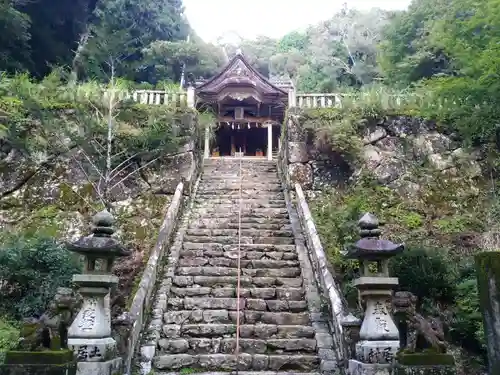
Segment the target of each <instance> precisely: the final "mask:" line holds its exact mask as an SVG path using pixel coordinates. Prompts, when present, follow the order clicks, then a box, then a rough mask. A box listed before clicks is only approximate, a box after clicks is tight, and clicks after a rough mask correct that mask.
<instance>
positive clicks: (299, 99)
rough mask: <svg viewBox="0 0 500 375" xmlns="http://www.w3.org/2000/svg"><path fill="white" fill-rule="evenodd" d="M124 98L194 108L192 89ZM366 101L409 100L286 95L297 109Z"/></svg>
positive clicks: (400, 99) (140, 93)
mask: <svg viewBox="0 0 500 375" xmlns="http://www.w3.org/2000/svg"><path fill="white" fill-rule="evenodd" d="M125 96H127V97H129V98H131V99H132V100H134V101H135V102H137V103H141V104H149V105H171V106H176V107H186V106H187V107H191V108H194V106H195V92H194V89H193V88H191V87H190V88H188V90H187V91H185V92H167V91H163V90H135V91H133V92H132V93H126V94H125ZM365 96H366V98H367V99H368V100H372V101H373V100H375V101H377V102H379V101H382V102H385V101H387V102H388V103H387V104H389V102H390V103H391V104H392V105H401V104H402V103H404V102H405V101H407V100H409V99H411V97H409V96H408V95H382V94H381V95H380V97H378V96H377V95H372V94H370V93H361V94H352V93H347V94H340V93H315V94H310V93H297V92H294V91H290V92H289V95H288V103H289V107H299V108H341V107H343V106H346V105H347V106H349V103H350V102H353V101H354V102H355V101H357V100H361V99H362V98H363V97H365Z"/></svg>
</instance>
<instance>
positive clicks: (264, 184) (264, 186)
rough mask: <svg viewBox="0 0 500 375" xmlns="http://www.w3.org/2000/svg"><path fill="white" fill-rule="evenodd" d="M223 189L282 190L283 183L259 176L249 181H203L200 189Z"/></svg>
mask: <svg viewBox="0 0 500 375" xmlns="http://www.w3.org/2000/svg"><path fill="white" fill-rule="evenodd" d="M207 188H208V189H210V188H213V189H218V190H220V189H223V190H239V189H240V188H241V189H243V190H267V191H273V190H277V191H280V190H281V184H280V183H279V182H275V183H272V182H270V181H265V180H262V179H261V178H259V179H258V180H253V181H248V180H246V181H245V180H242V181H228V180H225V181H220V182H219V181H214V180H210V181H207V180H205V181H202V182H201V184H200V186H199V189H207Z"/></svg>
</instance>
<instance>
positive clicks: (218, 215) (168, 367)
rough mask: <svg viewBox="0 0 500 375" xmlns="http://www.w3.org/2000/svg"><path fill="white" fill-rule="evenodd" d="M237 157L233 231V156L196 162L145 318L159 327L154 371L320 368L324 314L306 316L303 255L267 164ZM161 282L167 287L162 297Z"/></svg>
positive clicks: (326, 344) (325, 342)
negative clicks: (184, 214) (185, 214)
mask: <svg viewBox="0 0 500 375" xmlns="http://www.w3.org/2000/svg"><path fill="white" fill-rule="evenodd" d="M241 165H242V181H243V182H242V198H243V199H242V209H241V234H240V236H241V237H239V236H238V227H239V221H238V218H239V202H240V201H239V194H240V182H239V181H240V175H239V170H240V161H239V160H238V159H220V160H206V161H205V167H204V172H203V175H202V179H201V181H200V184H199V186H198V188H197V192H196V196H195V198H194V202H193V205H192V207H191V209H190V212H189V218H185V219H184V221H183V224H181V228H180V229H179V233H178V235H177V238H176V240H175V241H174V247H175V246H176V243H177V245H178V249H177V255H178V256H177V257H176V256H175V253H176V251H175V250H171V253H174V255H172V254H171V256H170V258H169V264H168V266H167V274H166V275H165V280H164V283H163V284H162V285H163V289H162V288H160V291H159V293H158V295H157V297H156V298H157V301H158V302H157V304H156V306H155V307H154V309H155V310H154V311H153V320H154V319H155V318H157V319H156V321H157V325H156V326H157V327H156V329H157V330H159V332H158V333H157V340H156V351H155V354H154V358H152V369H153V370H154V374H164V373H172V372H176V371H177V372H180V373H181V374H182V373H189V372H190V371H192V372H202V371H207V372H213V371H220V372H232V371H235V370H238V371H240V372H251V371H258V372H263V371H264V372H266V373H269V372H280V373H282V372H287V373H309V374H311V373H316V372H320V367H321V369H323V366H320V364H321V360H320V357H322V358H323V359H324V357H325V353H326V352H324V351H325V350H329V352H328V353H326V354H327V356H331V353H333V351H331V345H332V344H331V336H329V333H328V329H327V328H325V327H326V325H325V323H315V322H312V321H311V315H313V314H312V313H311V310H310V306H308V305H309V304H308V300H310V297H311V296H310V293H317V291H316V290H315V286H311V282H310V280H309V282H308V284H307V283H305V281H304V280H305V279H304V277H303V271H302V270H303V267H304V264H303V262H304V260H303V259H302V260H301V259H300V256H299V254H298V252H297V246H296V239H295V237H294V233H293V231H292V225H291V222H290V218H289V213H288V210H287V206H286V203H285V199H284V194H283V192H282V188H281V184H280V182H279V179H278V175H277V170H276V164H275V162H270V161H267V160H242V161H241ZM239 241H240V243H241V246H240V249H241V258H240V266H241V276H240V298H241V299H240V317H239V322H240V339H239V346H240V350H239V356H238V366H237V361H236V356H235V348H236V335H235V332H236V321H237V294H236V293H237V287H236V286H237V275H238V242H239ZM307 262H308V260H307ZM308 267H309V268H310V265H309V266H308ZM168 270H170V271H168ZM169 272H170V275H169V274H168V273H169ZM309 278H311V276H309ZM306 284H307V285H306ZM165 288H168V292H165V290H167V289H165ZM162 291H163V293H168V295H166V296H165V295H163V296H162ZM306 292H307V293H306ZM315 296H316V298H317V295H315ZM161 304H163V308H160V310H161V311H159V310H158V308H159V306H160V305H161ZM160 313H161V314H160ZM160 322H161V324H159V323H160ZM160 326H161V327H160ZM150 327H151V325H150ZM150 336H151V335H150ZM320 341H321V342H320ZM325 348H326V349H325ZM321 351H323V353H321Z"/></svg>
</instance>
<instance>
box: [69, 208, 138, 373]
mask: <svg viewBox="0 0 500 375" xmlns="http://www.w3.org/2000/svg"><path fill="white" fill-rule="evenodd" d="M92 224H93V226H92V234H91V235H90V236H86V237H82V238H80V239H79V240H77V241H76V242H74V243H71V244H67V247H68V250H70V251H73V252H76V253H78V254H81V255H83V258H84V268H83V274H80V275H74V276H73V283H74V284H75V285H76V286H77V287H78V291H79V293H80V294H81V295H82V297H83V302H82V306H81V308H80V311H79V312H78V314H77V316H76V318H75V319H74V321H73V323H72V324H71V326H70V328H69V329H68V347H69V348H70V349H71V350H73V351H74V353H75V355H76V358H77V362H78V370H77V374H78V375H87V374H88V375H90V374H92V375H110V374H113V375H114V374H118V372H119V370H120V365H121V359H120V358H117V353H116V342H115V340H114V339H113V338H112V337H111V316H110V309H109V301H108V302H107V301H106V296H107V295H108V294H109V293H110V290H111V287H112V286H114V285H116V284H118V277H116V276H114V275H112V274H111V269H112V267H113V262H114V260H115V258H116V257H119V256H126V255H129V252H128V251H127V250H125V249H124V248H123V246H122V245H121V244H120V243H119V242H118V241H117V240H116V239H115V238H113V237H111V236H112V234H113V233H114V229H113V224H114V218H113V216H112V215H111V214H110V213H109V212H107V211H102V212H100V213H98V214H96V215H95V216H94V217H93V219H92Z"/></svg>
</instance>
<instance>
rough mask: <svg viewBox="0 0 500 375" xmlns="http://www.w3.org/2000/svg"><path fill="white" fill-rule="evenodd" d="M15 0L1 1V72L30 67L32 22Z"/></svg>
mask: <svg viewBox="0 0 500 375" xmlns="http://www.w3.org/2000/svg"><path fill="white" fill-rule="evenodd" d="M15 5H16V2H14V1H13V0H0V30H1V32H0V46H1V47H0V70H4V71H8V72H15V71H23V70H25V69H27V68H28V67H29V66H30V65H31V62H30V45H29V39H30V33H29V28H30V20H29V17H28V16H27V15H26V14H24V13H22V12H20V11H18V10H17V9H16V8H15Z"/></svg>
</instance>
